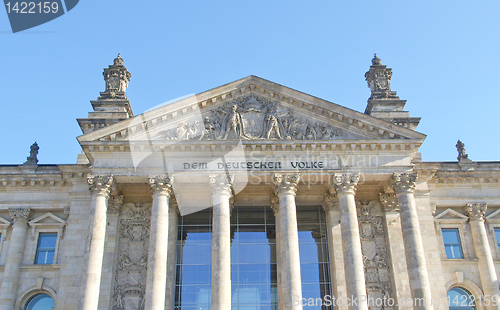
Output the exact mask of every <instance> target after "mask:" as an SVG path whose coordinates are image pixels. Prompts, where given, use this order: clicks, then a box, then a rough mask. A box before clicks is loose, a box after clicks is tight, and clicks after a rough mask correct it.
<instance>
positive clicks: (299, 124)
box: [155, 95, 343, 140]
mask: <svg viewBox="0 0 500 310" xmlns="http://www.w3.org/2000/svg"><path fill="white" fill-rule="evenodd" d="M342 135H343V132H342V130H341V129H339V128H334V127H332V126H331V125H329V124H326V123H314V124H312V123H310V122H308V120H304V119H302V118H298V117H296V116H294V114H293V113H292V111H291V110H290V109H289V108H286V107H283V106H281V105H279V104H278V103H276V102H273V101H270V100H265V99H261V98H259V97H256V96H254V95H249V96H245V97H242V98H238V99H236V100H233V101H231V102H227V103H225V104H224V105H222V106H219V107H216V108H213V109H212V110H211V113H210V115H209V116H206V117H205V118H204V120H203V123H201V122H200V121H194V122H179V123H177V128H171V129H168V130H165V131H162V132H160V133H159V134H158V135H157V136H155V139H164V140H240V139H241V140H262V139H266V140H270V139H272V140H316V139H321V140H332V139H341V138H342Z"/></svg>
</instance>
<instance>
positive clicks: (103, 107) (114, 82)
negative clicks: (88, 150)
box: [78, 54, 134, 133]
mask: <svg viewBox="0 0 500 310" xmlns="http://www.w3.org/2000/svg"><path fill="white" fill-rule="evenodd" d="M102 74H103V76H104V81H105V82H106V90H105V91H104V92H101V93H100V96H99V98H97V100H95V101H91V102H90V103H91V104H92V108H93V109H94V111H93V112H89V115H88V118H80V119H78V124H79V125H80V128H81V129H82V131H83V133H88V132H91V131H94V130H96V129H99V128H103V127H106V126H109V125H112V124H115V123H118V122H120V121H122V120H124V119H127V118H130V117H133V116H134V114H133V113H132V108H131V107H130V102H129V100H128V99H127V95H126V93H125V91H126V90H127V87H128V82H129V81H130V77H131V76H132V74H130V72H129V71H128V70H127V68H126V67H125V66H124V65H123V59H122V58H121V56H120V54H118V57H116V58H115V60H114V61H113V64H112V65H110V66H109V67H108V68H104V72H103V73H102Z"/></svg>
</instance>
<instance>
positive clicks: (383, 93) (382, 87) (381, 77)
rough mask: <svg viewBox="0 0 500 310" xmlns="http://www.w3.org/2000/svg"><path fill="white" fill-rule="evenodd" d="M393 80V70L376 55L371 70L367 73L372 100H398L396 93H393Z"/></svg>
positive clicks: (366, 77)
mask: <svg viewBox="0 0 500 310" xmlns="http://www.w3.org/2000/svg"><path fill="white" fill-rule="evenodd" d="M391 78H392V69H390V68H387V66H385V65H383V64H382V61H381V60H380V58H378V57H377V54H375V56H374V57H373V59H372V65H371V67H370V70H369V71H368V72H366V73H365V79H366V82H367V83H368V87H370V90H371V91H372V95H371V97H370V99H382V98H397V96H396V92H393V91H391Z"/></svg>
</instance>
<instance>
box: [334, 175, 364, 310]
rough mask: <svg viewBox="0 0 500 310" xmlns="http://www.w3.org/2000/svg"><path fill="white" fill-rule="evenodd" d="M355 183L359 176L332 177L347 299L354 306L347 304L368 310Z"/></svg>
mask: <svg viewBox="0 0 500 310" xmlns="http://www.w3.org/2000/svg"><path fill="white" fill-rule="evenodd" d="M358 181H359V174H349V173H344V174H340V173H339V174H335V175H334V176H333V184H334V190H335V191H336V193H337V196H338V199H339V206H340V226H341V231H342V244H343V247H342V248H343V250H344V264H345V276H346V284H347V298H348V300H351V301H357V303H354V302H351V309H353V310H358V309H359V310H368V304H367V296H366V284H365V271H364V265H363V252H362V250H361V239H360V236H359V224H358V216H357V212H356V201H355V200H354V195H355V193H356V188H357V185H358Z"/></svg>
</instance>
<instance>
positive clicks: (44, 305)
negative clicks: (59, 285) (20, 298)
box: [24, 294, 55, 310]
mask: <svg viewBox="0 0 500 310" xmlns="http://www.w3.org/2000/svg"><path fill="white" fill-rule="evenodd" d="M24 309H25V310H52V309H55V304H54V300H53V299H52V297H50V296H49V295H47V294H38V295H36V296H35V297H33V298H31V299H30V301H28V303H27V304H26V308H24Z"/></svg>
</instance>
